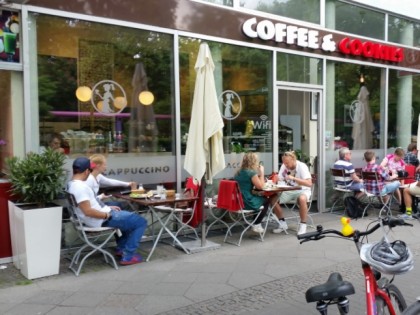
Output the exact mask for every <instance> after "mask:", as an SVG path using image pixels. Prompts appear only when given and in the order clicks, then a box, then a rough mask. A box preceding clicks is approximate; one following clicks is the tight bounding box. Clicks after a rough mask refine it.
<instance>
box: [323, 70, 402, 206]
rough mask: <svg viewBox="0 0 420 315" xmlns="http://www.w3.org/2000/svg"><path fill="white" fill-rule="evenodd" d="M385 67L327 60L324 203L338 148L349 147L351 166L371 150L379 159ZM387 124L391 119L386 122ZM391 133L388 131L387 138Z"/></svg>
mask: <svg viewBox="0 0 420 315" xmlns="http://www.w3.org/2000/svg"><path fill="white" fill-rule="evenodd" d="M384 82H386V81H385V69H381V68H377V67H367V66H360V65H356V64H351V63H339V62H328V63H327V88H326V94H327V95H326V109H325V115H326V116H325V139H324V140H323V141H325V143H324V147H325V153H326V154H325V161H324V163H325V164H324V169H325V172H326V178H327V179H328V180H327V181H326V195H325V197H326V199H325V200H326V206H327V207H328V206H330V205H331V204H332V202H333V201H334V198H333V197H334V193H333V191H332V185H331V184H332V179H331V174H330V168H331V167H332V165H333V164H334V162H335V161H336V160H337V159H338V152H339V151H338V150H339V149H340V148H341V147H348V148H350V149H351V150H352V158H351V162H352V163H353V165H354V167H355V168H361V167H363V166H365V164H366V162H365V161H364V158H363V154H364V153H365V152H366V150H368V149H370V150H375V152H376V156H377V157H378V159H379V160H381V159H382V158H383V156H384V152H383V150H381V149H383V148H384V147H385V144H384V141H383V139H384V137H385V135H386V132H387V130H386V128H385V127H386V125H385V121H386V117H390V116H391V114H390V113H389V114H387V113H386V110H387V109H386V106H385V101H384V100H385V90H386V86H385V84H384ZM390 124H391V122H390ZM391 138H393V139H395V134H394V135H391V134H389V135H388V140H390V139H391Z"/></svg>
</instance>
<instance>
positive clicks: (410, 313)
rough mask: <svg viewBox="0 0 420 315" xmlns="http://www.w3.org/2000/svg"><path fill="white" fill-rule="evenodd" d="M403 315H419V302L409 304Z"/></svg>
mask: <svg viewBox="0 0 420 315" xmlns="http://www.w3.org/2000/svg"><path fill="white" fill-rule="evenodd" d="M403 314H404V315H418V314H420V301H417V302H414V303H413V304H411V305H410V306H409V307H408V308H407V309H406V310H405V311H404V313H403Z"/></svg>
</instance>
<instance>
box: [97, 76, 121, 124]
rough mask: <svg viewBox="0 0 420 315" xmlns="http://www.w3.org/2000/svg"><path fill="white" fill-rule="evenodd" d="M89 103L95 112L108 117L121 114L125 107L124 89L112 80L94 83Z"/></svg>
mask: <svg viewBox="0 0 420 315" xmlns="http://www.w3.org/2000/svg"><path fill="white" fill-rule="evenodd" d="M90 101H91V103H92V106H93V107H94V108H95V110H96V111H97V112H99V113H101V114H104V115H110V116H112V115H116V114H119V113H121V112H122V111H123V110H124V108H126V107H127V97H126V94H125V91H124V89H123V88H122V86H121V85H119V84H118V83H117V82H115V81H112V80H103V81H100V82H98V83H96V84H95V86H94V87H93V89H92V98H91V100H90Z"/></svg>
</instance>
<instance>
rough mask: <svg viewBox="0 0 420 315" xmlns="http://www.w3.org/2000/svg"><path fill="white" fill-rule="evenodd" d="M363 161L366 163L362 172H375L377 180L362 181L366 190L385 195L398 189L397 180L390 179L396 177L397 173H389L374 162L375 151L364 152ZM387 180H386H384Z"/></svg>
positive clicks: (398, 183)
mask: <svg viewBox="0 0 420 315" xmlns="http://www.w3.org/2000/svg"><path fill="white" fill-rule="evenodd" d="M364 157H365V161H366V162H367V165H366V166H365V167H364V168H363V171H364V172H376V173H377V174H378V175H379V176H378V182H374V181H370V180H369V181H368V180H367V181H366V182H365V183H364V185H365V187H366V190H367V191H369V192H370V193H372V194H374V195H377V196H379V195H381V196H384V195H387V194H391V193H393V192H396V191H398V188H399V187H400V182H399V181H397V180H396V181H392V180H393V179H396V178H397V177H398V175H397V174H393V175H389V173H388V171H387V170H386V169H385V168H383V167H382V166H381V165H378V164H376V158H375V152H373V151H371V150H368V151H366V152H365V155H364ZM386 181H388V182H386Z"/></svg>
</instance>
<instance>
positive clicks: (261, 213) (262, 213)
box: [254, 199, 269, 225]
mask: <svg viewBox="0 0 420 315" xmlns="http://www.w3.org/2000/svg"><path fill="white" fill-rule="evenodd" d="M268 205H269V202H268V199H267V202H265V203H264V208H263V209H262V210H260V211H259V212H258V213H257V214H256V215H257V219H256V220H255V222H254V224H255V225H256V224H260V223H261V221H262V219H264V217H265V215H266V214H267V211H268Z"/></svg>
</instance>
